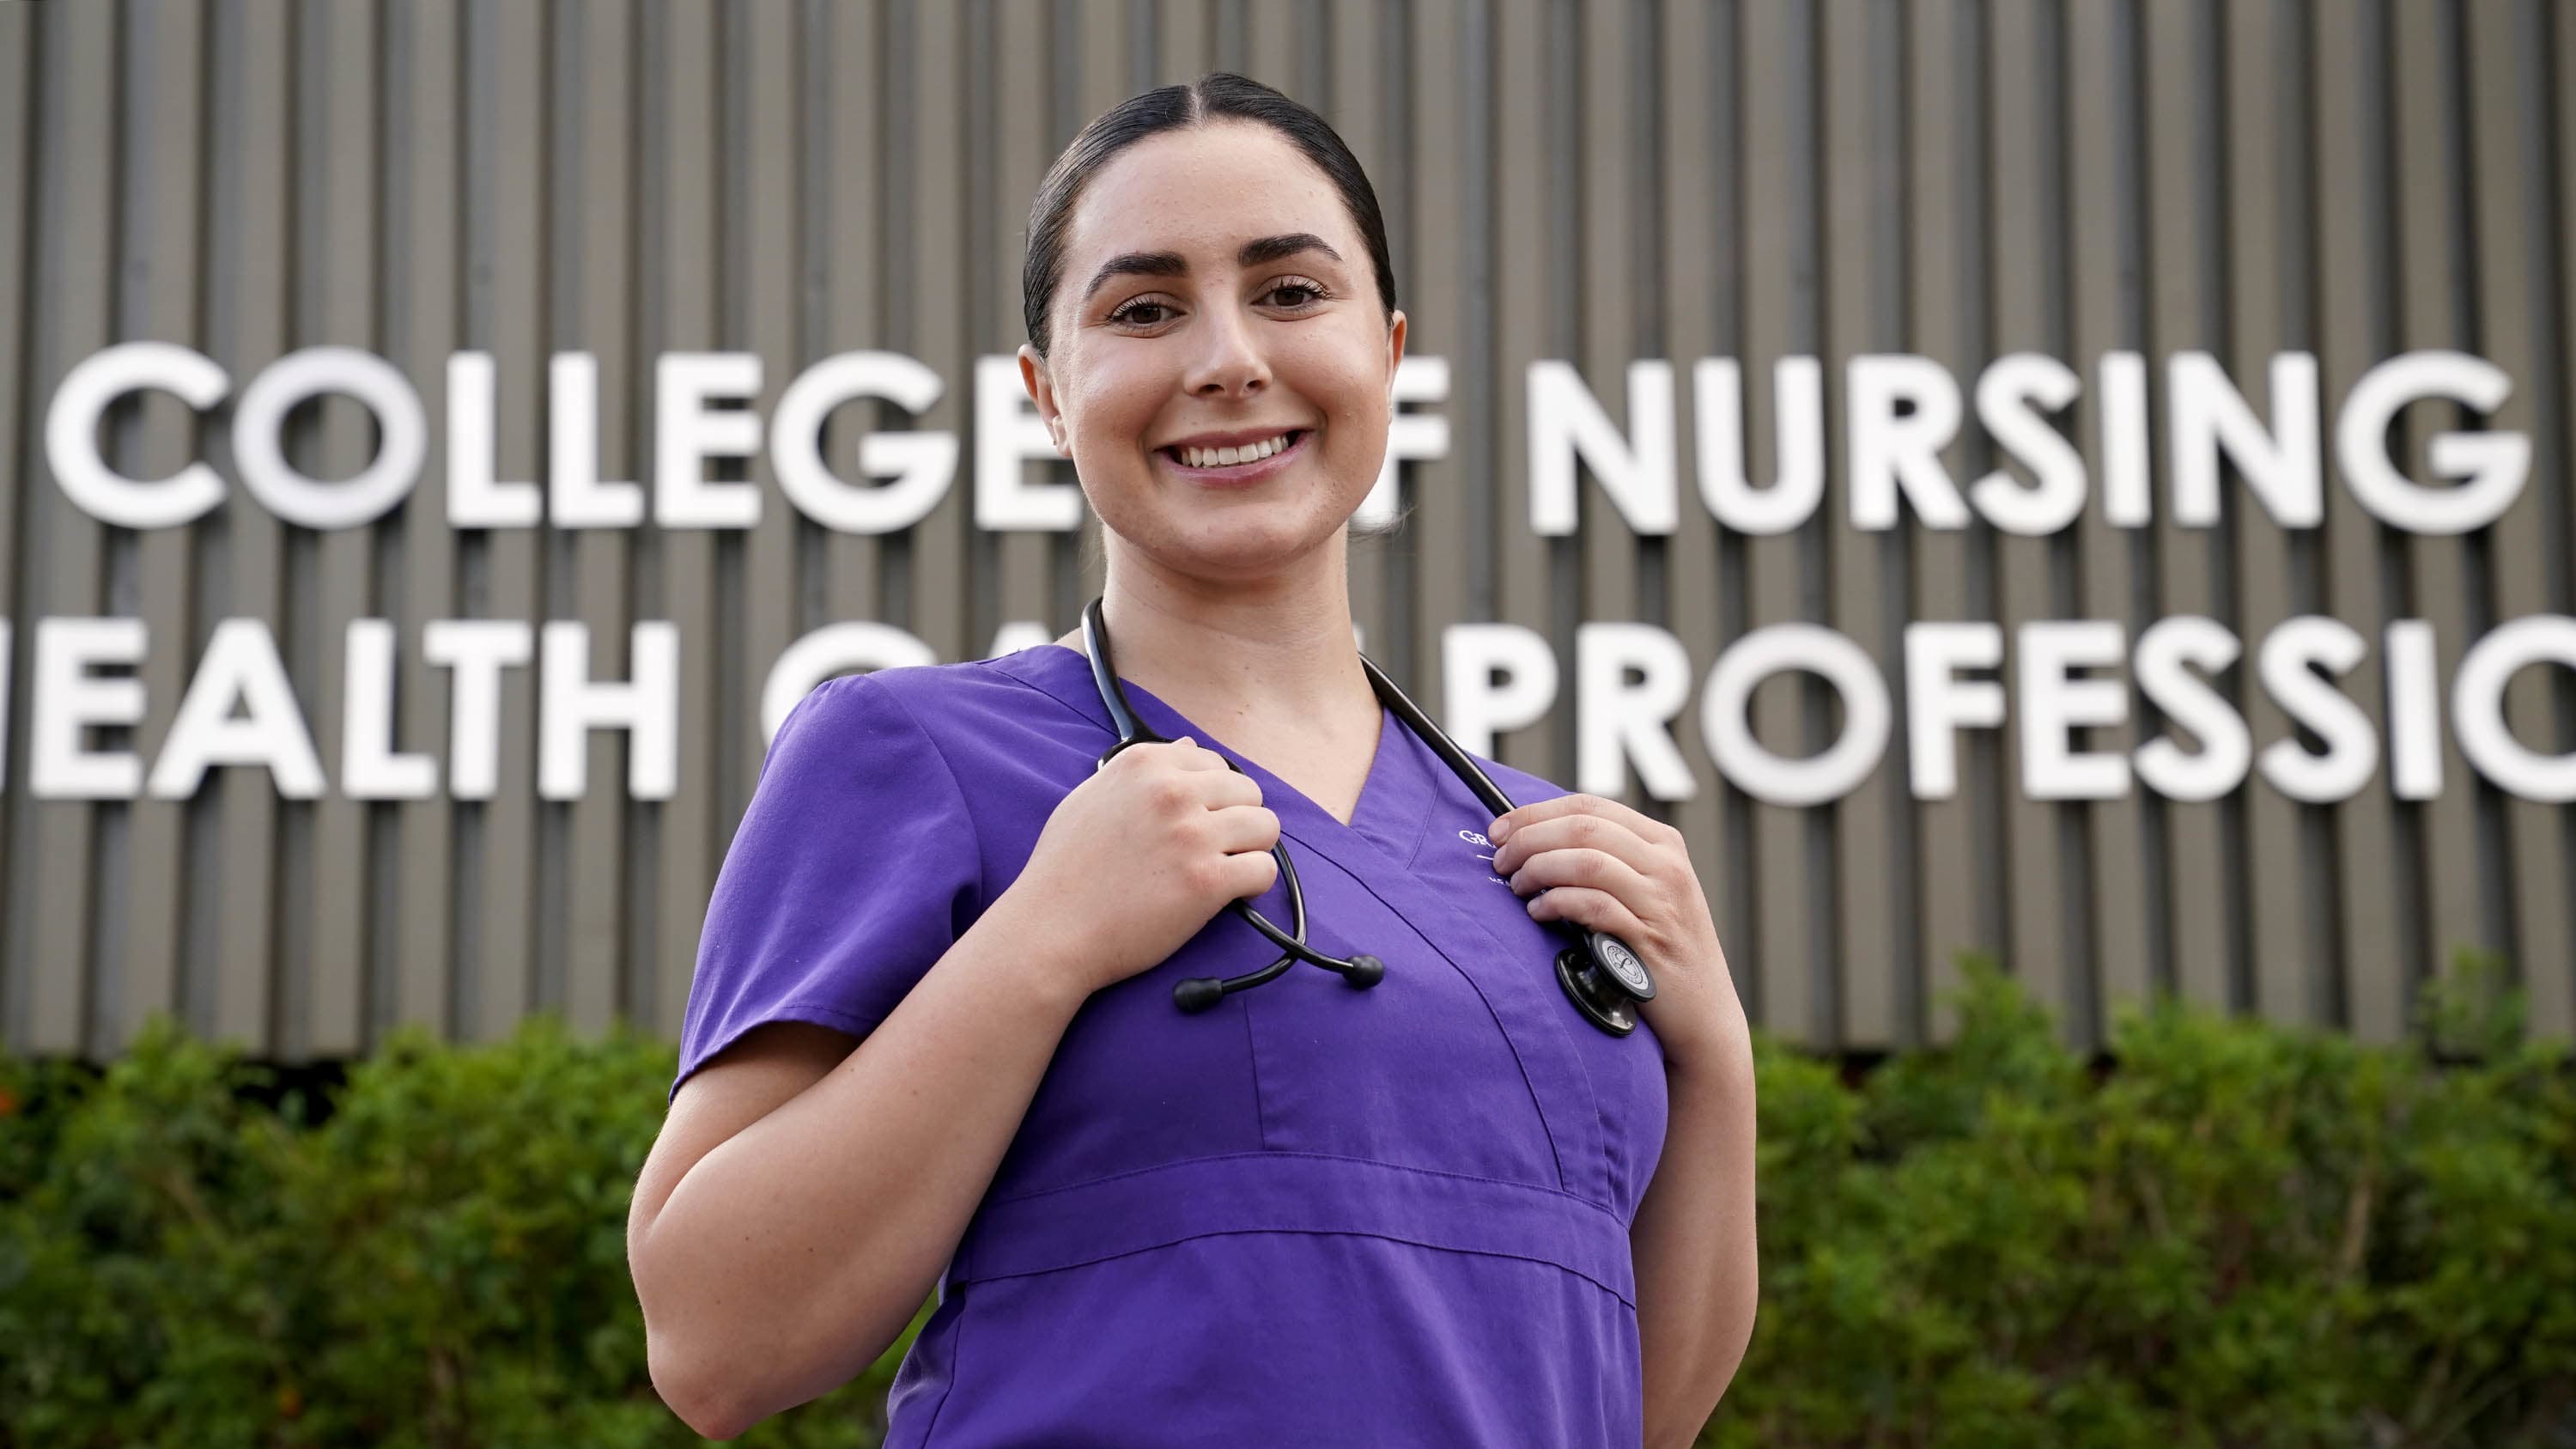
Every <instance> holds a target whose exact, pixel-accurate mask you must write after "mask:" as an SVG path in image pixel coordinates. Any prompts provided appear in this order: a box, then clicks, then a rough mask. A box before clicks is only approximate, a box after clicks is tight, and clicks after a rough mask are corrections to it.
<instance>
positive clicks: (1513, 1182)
mask: <svg viewBox="0 0 2576 1449" xmlns="http://www.w3.org/2000/svg"><path fill="white" fill-rule="evenodd" d="M1247 1157H1295V1158H1303V1159H1308V1160H1312V1161H1318V1162H1356V1163H1361V1164H1364V1165H1366V1166H1369V1167H1382V1168H1386V1169H1388V1170H1389V1171H1393V1172H1409V1173H1413V1174H1415V1175H1417V1176H1421V1177H1440V1178H1447V1179H1449V1180H1451V1181H1453V1182H1480V1183H1487V1184H1490V1185H1492V1186H1495V1187H1508V1188H1512V1189H1514V1190H1516V1191H1520V1192H1535V1193H1542V1194H1544V1195H1546V1196H1548V1197H1558V1198H1563V1199H1565V1200H1566V1201H1567V1202H1569V1203H1572V1204H1574V1205H1575V1206H1577V1207H1583V1208H1589V1209H1590V1210H1592V1211H1593V1212H1596V1213H1599V1214H1601V1215H1602V1216H1603V1217H1606V1218H1608V1219H1610V1220H1611V1221H1612V1222H1614V1223H1619V1224H1620V1225H1621V1226H1623V1227H1624V1226H1627V1224H1626V1223H1625V1222H1624V1221H1623V1220H1622V1219H1621V1218H1620V1216H1619V1214H1618V1212H1617V1211H1615V1210H1614V1209H1611V1208H1607V1207H1604V1206H1602V1205H1601V1204H1600V1203H1597V1202H1594V1201H1593V1200H1592V1199H1590V1198H1588V1197H1585V1196H1584V1195H1583V1194H1581V1193H1579V1192H1575V1191H1573V1190H1572V1189H1570V1188H1562V1187H1550V1186H1548V1185H1547V1184H1546V1183H1543V1182H1522V1181H1520V1180H1518V1179H1516V1178H1509V1177H1487V1176H1485V1175H1484V1174H1482V1173H1476V1172H1452V1171H1450V1170H1448V1169H1447V1168H1441V1167H1422V1166H1419V1165H1417V1164H1414V1163H1410V1162H1389V1161H1387V1160H1385V1159H1384V1158H1378V1157H1353V1156H1351V1155H1350V1154H1348V1153H1343V1152H1301V1151H1298V1150H1296V1149H1294V1148H1272V1149H1268V1150H1265V1151H1261V1152H1211V1153H1204V1154H1201V1155H1200V1156H1196V1157H1184V1158H1177V1159H1174V1160H1173V1161H1170V1162H1154V1163H1148V1164H1146V1165H1145V1166H1142V1167H1130V1168H1126V1169H1124V1170H1122V1171H1118V1172H1112V1173H1107V1174H1104V1175H1102V1176H1100V1177H1086V1178H1084V1179H1082V1180H1081V1181H1080V1182H1061V1183H1057V1184H1056V1185H1054V1186H1053V1187H1041V1188H1036V1189H1033V1190H1031V1191H1029V1192H1022V1193H1014V1194H1012V1195H1011V1196H1009V1197H997V1198H994V1199H993V1200H992V1201H991V1202H990V1203H989V1204H987V1206H990V1207H997V1208H998V1207H1006V1206H1009V1205H1011V1204H1014V1203H1024V1202H1034V1201H1036V1200H1037V1199H1039V1198H1043V1197H1052V1196H1054V1195H1055V1194H1057V1193H1064V1192H1073V1191H1076V1190H1078V1189H1081V1188H1088V1187H1098V1186H1099V1185H1101V1184H1102V1183H1106V1182H1123V1181H1125V1180H1126V1179H1128V1178H1131V1177H1145V1176H1148V1175H1151V1174H1153V1173H1158V1172H1169V1171H1172V1170H1173V1169H1175V1168H1180V1167H1187V1166H1192V1165H1195V1164H1197V1163H1202V1162H1228V1161H1233V1160H1235V1159H1238V1158H1247Z"/></svg>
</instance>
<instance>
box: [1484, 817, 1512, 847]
mask: <svg viewBox="0 0 2576 1449" xmlns="http://www.w3.org/2000/svg"><path fill="white" fill-rule="evenodd" d="M1511 833H1512V827H1511V826H1510V825H1509V824H1508V823H1506V822H1504V821H1500V820H1497V821H1495V822H1494V823H1493V824H1491V825H1488V826H1486V827H1485V838H1486V839H1487V840H1490V841H1492V842H1493V843H1495V844H1496V845H1500V844H1502V843H1503V842H1504V841H1505V840H1508V839H1510V838H1511Z"/></svg>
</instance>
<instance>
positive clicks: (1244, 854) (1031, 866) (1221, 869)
mask: <svg viewBox="0 0 2576 1449" xmlns="http://www.w3.org/2000/svg"><path fill="white" fill-rule="evenodd" d="M1278 840H1279V817H1278V816H1277V815H1274V814H1272V813H1271V812H1270V811H1269V810H1268V809H1267V808H1265V807H1264V806H1263V805H1262V803H1261V787H1260V786H1259V785H1257V784H1255V783H1253V781H1252V778H1251V777H1250V776H1248V775H1244V774H1241V773H1239V772H1237V771H1236V770H1234V769H1232V768H1231V767H1229V766H1228V765H1227V764H1226V761H1225V757H1224V756H1223V755H1220V754H1218V753H1217V752H1216V751H1214V750H1211V749H1207V748H1205V747H1204V746H1201V745H1198V744H1195V743H1193V742H1192V741H1191V740H1190V739H1188V738H1187V737H1183V738H1181V739H1179V740H1174V741H1170V742H1168V743H1156V744H1142V745H1132V746H1130V747H1128V748H1126V749H1124V750H1121V751H1119V752H1118V753H1117V754H1116V755H1114V756H1112V757H1111V758H1110V761H1109V763H1108V764H1105V765H1102V766H1101V767H1100V768H1099V769H1097V770H1095V771H1093V772H1092V775H1091V778H1089V779H1087V780H1085V781H1083V782H1082V783H1081V784H1079V785H1076V786H1075V787H1074V788H1073V792H1072V793H1071V794H1069V795H1066V796H1065V797H1064V799H1062V800H1061V801H1058V802H1057V804H1056V807H1055V812H1054V813H1053V814H1051V815H1049V816H1048V817H1047V823H1046V828H1045V829H1044V830H1041V831H1040V832H1039V833H1038V843H1037V846H1036V848H1035V849H1034V850H1032V851H1031V852H1030V853H1029V861H1028V864H1027V866H1026V867H1024V868H1023V869H1022V870H1021V872H1020V877H1019V879H1018V880H1017V881H1015V882H1013V883H1012V885H1011V887H1010V889H1008V890H1006V891H1004V892H1003V894H1002V899H1003V900H1005V901H1011V902H1013V903H1014V904H1018V905H1024V906H1026V907H1028V908H1029V909H1030V910H1031V912H1032V913H1033V919H1034V920H1035V921H1037V922H1039V923H1041V925H1042V929H1043V931H1044V936H1043V937H1042V938H1041V939H1048V940H1054V941H1061V942H1063V943H1065V945H1066V946H1067V947H1070V948H1072V949H1071V951H1070V953H1069V954H1070V955H1071V956H1072V958H1073V959H1071V960H1069V961H1066V962H1063V963H1061V967H1062V968H1064V969H1071V970H1073V971H1076V972H1078V973H1080V974H1081V976H1082V979H1081V980H1080V981H1079V982H1077V983H1075V984H1076V985H1077V986H1079V988H1080V990H1081V992H1082V994H1083V995H1086V996H1087V995H1089V994H1090V993H1091V992H1094V991H1098V990H1100V989H1101V988H1102V987H1104V986H1112V985H1115V984H1117V983H1118V982H1121V981H1124V980H1126V979H1127V978H1128V977H1130V976H1134V975H1136V974H1138V973H1139V972H1142V971H1145V970H1148V969H1150V968H1152V967H1153V966H1156V965H1158V964H1160V963H1161V962H1162V961H1163V959H1164V958H1166V957H1168V956H1170V955H1171V954H1172V952H1173V951H1175V950H1177V949H1179V947H1180V945H1181V943H1182V942H1184V941H1187V940H1188V939H1189V938H1190V937H1191V936H1193V935H1196V934H1197V933H1198V929H1199V928H1200V927H1201V926H1204V925H1206V924H1207V922H1208V918H1209V917H1211V916H1214V915H1215V914H1216V913H1217V912H1218V911H1220V910H1223V909H1224V908H1225V905H1226V903H1227V902H1228V901H1232V900H1237V899H1243V898H1249V897H1252V896H1258V895H1260V894H1261V893H1262V892H1264V891H1266V890H1268V889H1270V887H1271V885H1272V884H1273V883H1274V882H1275V881H1277V880H1278V878H1279V863H1278V862H1277V861H1275V860H1273V859H1272V858H1271V856H1270V847H1271V846H1272V845H1274V844H1276V843H1278ZM996 904H997V905H998V904H1000V902H996Z"/></svg>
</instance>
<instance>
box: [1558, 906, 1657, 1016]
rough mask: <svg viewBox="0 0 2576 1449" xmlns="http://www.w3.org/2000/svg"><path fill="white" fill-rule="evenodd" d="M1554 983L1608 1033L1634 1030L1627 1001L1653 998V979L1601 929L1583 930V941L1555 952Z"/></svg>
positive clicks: (1634, 955) (1624, 945)
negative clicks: (1563, 989) (1580, 943)
mask: <svg viewBox="0 0 2576 1449" xmlns="http://www.w3.org/2000/svg"><path fill="white" fill-rule="evenodd" d="M1556 984H1557V985H1559V986H1562V987H1564V988H1565V995H1566V999H1568V1000H1570V1001H1572V1002H1573V1003H1574V1006H1575V1009H1576V1010H1578V1011H1580V1012H1582V1013H1583V1015H1584V1017H1585V1018H1586V1019H1587V1020H1589V1021H1590V1022H1591V1023H1592V1024H1593V1025H1594V1026H1597V1027H1599V1028H1601V1029H1602V1030H1603V1031H1606V1032H1608V1033H1610V1034H1611V1035H1612V1036H1626V1035H1627V1034H1628V1033H1630V1032H1632V1031H1635V1030H1636V1029H1637V1013H1636V1012H1635V1011H1633V1010H1631V1009H1630V1007H1631V1004H1632V1003H1634V1002H1639V1001H1652V1000H1654V999H1655V982H1654V978H1653V977H1651V976H1649V975H1647V974H1646V963H1645V962H1643V961H1640V960H1638V959H1637V953H1636V952H1634V951H1631V950H1629V949H1628V943H1627V942H1625V941H1622V940H1620V939H1619V938H1618V937H1616V936H1613V935H1610V934H1608V933H1607V932H1603V931H1585V932H1584V933H1583V944H1582V945H1580V946H1568V947H1566V948H1565V949H1564V950H1562V951H1559V952H1557V953H1556Z"/></svg>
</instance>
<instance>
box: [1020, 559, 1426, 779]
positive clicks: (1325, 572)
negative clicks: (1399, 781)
mask: <svg viewBox="0 0 2576 1449" xmlns="http://www.w3.org/2000/svg"><path fill="white" fill-rule="evenodd" d="M1107 542H1108V546H1109V569H1108V577H1107V582H1106V585H1105V586H1104V587H1103V589H1102V591H1101V606H1100V607H1101V613H1102V616H1103V618H1104V619H1105V620H1106V622H1107V624H1108V626H1109V638H1110V642H1111V645H1112V646H1113V648H1114V650H1115V656H1116V659H1117V664H1118V672H1119V674H1120V675H1121V676H1123V677H1124V678H1126V679H1128V680H1129V681H1131V682H1133V683H1135V684H1137V685H1140V686H1142V687H1143V688H1144V689H1146V690H1148V691H1149V692H1151V693H1152V694H1153V695H1154V696H1155V697H1156V698H1158V699H1160V700H1162V701H1163V702H1164V703H1166V704H1168V705H1170V706H1171V707H1172V708H1173V709H1175V710H1178V711H1179V712H1180V713H1181V714H1182V715H1183V716H1185V717H1187V718H1189V719H1192V720H1196V721H1198V722H1199V723H1200V724H1202V725H1203V726H1205V727H1206V728H1208V729H1210V730H1215V731H1220V732H1223V733H1224V737H1225V738H1226V739H1227V740H1228V742H1229V743H1232V742H1233V741H1234V740H1235V739H1236V738H1237V737H1238V736H1239V735H1240V736H1244V737H1248V734H1249V731H1247V730H1246V729H1245V726H1246V725H1247V724H1248V723H1250V722H1253V721H1260V720H1282V719H1290V720H1308V721H1313V720H1317V719H1335V720H1339V719H1344V718H1348V719H1351V720H1355V721H1374V720H1375V719H1376V718H1377V710H1378V705H1377V700H1376V695H1375V694H1374V693H1373V692H1372V691H1371V690H1370V689H1369V685H1368V676H1367V675H1366V674H1365V673H1363V672H1362V670H1361V668H1360V651H1359V646H1358V644H1357V643H1356V642H1355V641H1354V640H1353V639H1352V637H1351V602H1350V583H1349V573H1348V567H1347V554H1346V552H1345V550H1344V548H1343V546H1342V544H1341V541H1340V540H1339V538H1336V539H1334V540H1333V541H1331V542H1330V543H1328V544H1326V545H1325V546H1323V547H1321V548H1317V549H1315V550H1313V551H1312V552H1311V553H1309V554H1308V555H1307V556H1306V557H1305V558H1302V559H1300V560H1298V561H1297V562H1296V563H1295V564H1293V565H1291V566H1290V567H1289V568H1287V569H1284V570H1282V571H1280V572H1279V573H1276V574H1273V575H1270V576H1267V577H1264V578H1260V579H1255V580H1225V581H1213V580H1209V579H1206V578H1200V577H1194V576H1191V575H1185V574H1177V573H1174V572H1172V571H1171V570H1169V569H1166V568H1162V567H1159V566H1157V565H1156V564H1155V563H1154V561H1153V560H1151V559H1148V558H1145V557H1143V556H1141V555H1139V554H1137V553H1135V552H1134V551H1133V550H1129V549H1125V548H1122V547H1120V546H1119V541H1118V540H1117V539H1115V538H1114V537H1113V538H1111V539H1109V540H1108V541H1107ZM1060 642H1062V643H1064V644H1065V645H1067V646H1068V647H1070V648H1073V649H1080V648H1081V647H1082V634H1081V631H1080V629H1078V628H1077V629H1076V630H1074V631H1073V632H1072V633H1071V634H1068V635H1067V636H1065V638H1064V639H1063V640H1061V641H1060ZM1371 738H1374V734H1373V733H1372V735H1371Z"/></svg>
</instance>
